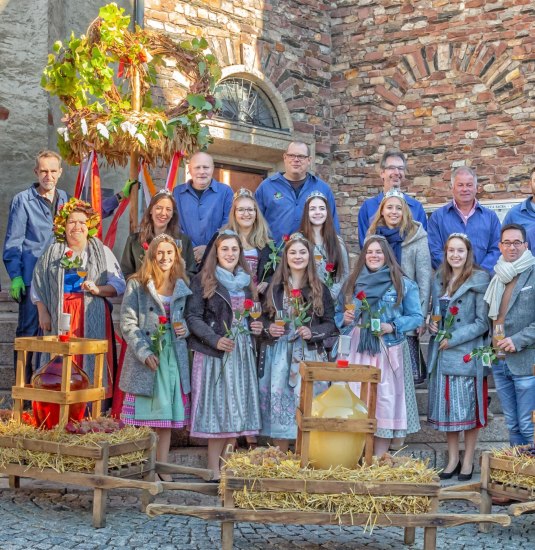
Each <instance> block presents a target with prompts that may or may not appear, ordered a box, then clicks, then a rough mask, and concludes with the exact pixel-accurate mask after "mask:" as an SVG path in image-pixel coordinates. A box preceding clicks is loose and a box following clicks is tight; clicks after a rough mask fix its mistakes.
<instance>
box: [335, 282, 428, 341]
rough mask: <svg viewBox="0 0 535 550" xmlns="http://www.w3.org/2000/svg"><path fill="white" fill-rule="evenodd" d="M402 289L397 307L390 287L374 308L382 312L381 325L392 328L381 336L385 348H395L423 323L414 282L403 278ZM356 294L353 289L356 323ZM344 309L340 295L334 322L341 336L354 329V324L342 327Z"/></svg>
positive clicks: (341, 295)
mask: <svg viewBox="0 0 535 550" xmlns="http://www.w3.org/2000/svg"><path fill="white" fill-rule="evenodd" d="M403 289H404V292H403V299H402V300H401V303H400V304H399V305H396V301H397V298H398V295H397V292H396V289H395V288H394V286H391V287H390V288H389V289H388V290H387V291H386V293H385V294H384V296H383V297H382V298H381V299H380V300H379V302H377V305H376V307H375V308H374V309H382V310H383V312H382V313H381V323H390V324H392V326H393V327H394V332H392V333H390V334H385V335H384V336H383V340H384V343H385V345H386V346H387V347H391V346H396V345H398V344H400V343H401V342H403V340H404V339H405V333H406V332H409V331H411V330H414V329H415V328H417V327H419V326H421V325H422V324H423V322H424V317H423V315H422V308H421V306H420V294H419V292H418V286H417V285H416V283H415V282H414V281H411V280H410V279H408V278H407V277H403ZM357 292H358V289H357V288H356V287H355V291H354V292H353V303H354V304H355V319H357V323H358V322H359V321H358V319H359V317H360V313H361V305H362V302H361V301H360V300H357V298H355V295H356V294H357ZM344 309H345V307H344V295H343V293H340V296H339V298H338V304H337V305H336V314H335V322H336V326H337V327H339V328H340V331H341V333H342V334H349V333H350V332H351V331H352V330H353V328H354V327H355V324H352V325H347V326H344V325H343V318H344Z"/></svg>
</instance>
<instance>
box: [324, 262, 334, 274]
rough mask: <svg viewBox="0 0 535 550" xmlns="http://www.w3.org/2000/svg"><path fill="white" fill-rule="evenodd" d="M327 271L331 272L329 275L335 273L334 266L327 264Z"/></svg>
mask: <svg viewBox="0 0 535 550" xmlns="http://www.w3.org/2000/svg"><path fill="white" fill-rule="evenodd" d="M325 269H326V270H327V271H328V272H329V273H332V272H333V271H334V264H327V265H326V266H325Z"/></svg>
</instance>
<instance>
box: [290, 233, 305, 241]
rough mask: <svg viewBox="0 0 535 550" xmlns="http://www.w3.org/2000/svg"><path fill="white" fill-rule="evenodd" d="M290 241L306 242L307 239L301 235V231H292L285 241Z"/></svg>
mask: <svg viewBox="0 0 535 550" xmlns="http://www.w3.org/2000/svg"><path fill="white" fill-rule="evenodd" d="M291 241H306V242H308V239H307V238H306V237H305V236H304V235H303V233H300V232H299V231H297V232H296V233H292V234H291V235H290V237H289V238H288V241H287V242H291Z"/></svg>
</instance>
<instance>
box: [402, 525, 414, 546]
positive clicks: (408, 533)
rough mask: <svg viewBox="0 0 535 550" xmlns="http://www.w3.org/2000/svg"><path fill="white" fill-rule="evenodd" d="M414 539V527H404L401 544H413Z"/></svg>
mask: <svg viewBox="0 0 535 550" xmlns="http://www.w3.org/2000/svg"><path fill="white" fill-rule="evenodd" d="M415 539H416V528H415V527H405V529H404V537H403V544H414V540H415Z"/></svg>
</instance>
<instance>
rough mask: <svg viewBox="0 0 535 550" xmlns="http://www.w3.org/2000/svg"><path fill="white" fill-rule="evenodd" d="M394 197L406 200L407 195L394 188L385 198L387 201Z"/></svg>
mask: <svg viewBox="0 0 535 550" xmlns="http://www.w3.org/2000/svg"><path fill="white" fill-rule="evenodd" d="M392 197H396V199H403V200H406V199H405V195H404V194H403V193H402V192H401V191H400V190H399V189H397V188H396V187H392V189H390V190H389V191H387V192H386V193H385V196H384V198H385V199H390V198H392Z"/></svg>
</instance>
